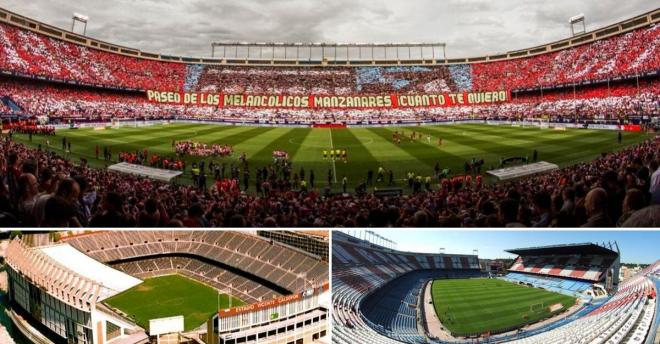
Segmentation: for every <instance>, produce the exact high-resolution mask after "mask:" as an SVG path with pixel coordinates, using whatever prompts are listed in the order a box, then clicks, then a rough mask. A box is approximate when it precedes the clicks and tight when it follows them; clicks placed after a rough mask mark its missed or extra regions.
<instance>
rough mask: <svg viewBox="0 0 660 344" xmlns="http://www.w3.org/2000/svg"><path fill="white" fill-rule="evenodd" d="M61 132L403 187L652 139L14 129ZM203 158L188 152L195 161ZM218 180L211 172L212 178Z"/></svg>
mask: <svg viewBox="0 0 660 344" xmlns="http://www.w3.org/2000/svg"><path fill="white" fill-rule="evenodd" d="M401 130H403V131H404V133H405V135H406V136H407V137H409V135H410V133H411V132H412V131H416V132H418V133H420V134H421V138H420V139H417V140H414V141H412V140H410V139H409V138H407V139H404V140H403V141H402V142H401V143H400V144H396V143H394V142H393V141H392V134H393V132H394V131H399V132H400V131H401ZM62 136H64V137H66V138H67V139H68V140H70V142H71V144H72V145H71V151H72V152H71V154H70V157H71V158H73V159H78V158H81V157H84V158H86V159H87V160H88V161H89V163H90V164H91V165H93V166H97V167H103V166H105V165H106V163H105V162H104V161H102V160H97V159H95V146H96V145H99V147H100V151H101V159H102V151H103V147H104V146H110V147H111V148H112V152H113V154H114V158H115V159H116V157H117V153H118V152H120V151H131V152H135V151H136V150H140V151H142V150H144V149H147V150H148V151H149V152H150V154H151V153H156V154H159V155H161V156H163V155H174V153H173V148H172V141H173V140H188V139H189V140H194V141H197V142H204V143H217V144H228V145H232V146H233V147H234V154H233V156H231V157H228V158H215V159H214V158H204V159H203V160H205V162H206V164H207V165H208V163H209V162H210V161H214V162H215V163H222V162H225V163H226V166H227V168H226V171H227V173H229V172H228V171H229V166H230V165H231V162H235V161H237V159H238V156H239V155H240V154H241V153H243V152H245V153H246V154H247V158H248V162H249V163H250V169H251V170H250V173H251V175H250V182H249V187H250V189H252V190H254V187H255V186H254V184H255V177H254V176H255V172H254V171H255V168H260V167H262V166H265V165H267V164H270V163H272V161H273V157H272V155H273V151H275V150H284V151H286V152H287V153H288V154H289V157H290V159H291V160H292V162H293V167H294V168H293V172H294V173H295V172H298V171H299V170H300V168H301V167H303V168H304V169H305V172H306V178H307V179H308V178H309V172H310V170H313V171H314V174H315V186H316V188H322V187H325V186H326V185H327V181H328V174H329V173H328V172H329V171H332V174H333V178H332V182H333V186H334V189H335V190H337V189H339V188H340V187H341V180H342V179H343V177H344V176H346V177H347V178H348V185H349V187H351V188H352V187H353V186H355V185H358V184H359V183H361V182H363V181H364V180H365V179H366V176H367V171H368V170H373V171H374V173H375V172H376V171H377V170H378V167H379V166H382V167H383V168H384V169H386V170H392V171H393V172H394V179H395V181H396V183H397V185H398V186H403V185H404V184H405V183H404V182H403V181H404V180H405V178H406V174H407V173H408V172H414V173H416V174H418V175H421V176H422V177H426V176H433V175H434V167H435V165H436V163H439V164H440V167H441V169H444V168H450V169H451V173H452V174H462V173H463V165H464V163H465V162H466V161H469V160H472V158H476V159H484V161H485V164H484V169H483V170H482V172H485V170H486V169H487V168H489V167H491V166H497V165H498V164H499V160H500V159H501V158H503V157H504V158H506V157H513V156H522V157H525V156H528V157H529V158H530V159H531V157H532V152H533V150H534V149H536V150H537V151H538V152H539V160H542V161H548V162H552V163H556V164H558V165H560V166H566V165H570V164H575V163H578V162H581V161H586V160H592V159H595V158H596V157H598V156H599V155H600V154H601V153H603V152H610V151H613V150H618V149H621V148H623V147H624V146H627V145H631V144H634V143H637V142H640V141H642V140H644V139H645V138H648V136H647V135H645V134H640V133H628V132H627V133H623V142H622V144H618V143H617V133H616V132H613V131H606V130H583V129H573V130H566V131H557V130H550V129H538V128H521V127H511V126H489V125H484V124H461V125H439V126H416V127H404V128H402V127H386V128H350V129H311V128H290V127H288V128H287V127H279V128H274V127H252V126H226V125H212V124H184V123H177V124H169V125H157V126H151V127H139V128H135V127H130V126H129V127H123V128H118V129H106V130H92V129H64V130H58V131H57V136H55V137H41V136H34V137H33V140H32V142H31V143H29V142H28V139H27V136H25V135H15V138H16V139H17V140H18V141H21V142H24V143H28V144H31V145H32V146H37V145H39V144H41V146H42V147H46V140H49V141H50V149H52V150H55V151H57V152H58V153H60V154H64V153H63V152H62V150H61V139H62ZM428 136H430V142H429V140H428ZM438 138H442V141H443V143H442V145H441V146H439V145H438ZM333 148H334V149H341V150H346V151H347V153H348V162H342V161H332V160H329V159H323V153H322V152H323V150H330V149H333ZM201 159H202V158H193V157H187V158H186V160H187V162H188V166H190V165H191V163H192V162H193V161H198V160H201ZM186 176H187V177H185V178H184V179H187V180H189V167H188V172H186ZM241 177H242V174H241ZM211 179H212V178H208V180H209V181H210V180H211ZM374 179H375V177H374ZM385 179H386V180H385V182H383V183H381V184H380V185H376V186H382V187H384V186H386V184H387V174H386V175H385ZM335 180H336V181H338V182H339V183H336V182H335ZM241 186H242V182H241ZM351 191H352V189H351Z"/></svg>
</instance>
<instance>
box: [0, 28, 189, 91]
mask: <svg viewBox="0 0 660 344" xmlns="http://www.w3.org/2000/svg"><path fill="white" fill-rule="evenodd" d="M0 69H3V70H6V71H10V72H14V73H20V74H26V75H31V76H40V77H44V78H49V79H55V80H61V81H69V82H79V83H86V84H93V85H104V86H110V87H124V88H135V89H158V90H180V89H181V88H182V87H183V83H184V80H185V72H186V67H185V65H183V64H177V63H169V62H160V61H153V60H147V59H141V58H136V57H128V56H124V55H119V54H115V53H110V52H105V51H101V50H96V49H92V48H87V47H85V46H82V45H77V44H73V43H68V42H64V41H61V40H57V39H54V38H50V37H47V36H44V35H41V34H37V33H34V32H32V31H28V30H24V29H20V28H17V27H15V26H12V25H7V24H4V23H0Z"/></svg>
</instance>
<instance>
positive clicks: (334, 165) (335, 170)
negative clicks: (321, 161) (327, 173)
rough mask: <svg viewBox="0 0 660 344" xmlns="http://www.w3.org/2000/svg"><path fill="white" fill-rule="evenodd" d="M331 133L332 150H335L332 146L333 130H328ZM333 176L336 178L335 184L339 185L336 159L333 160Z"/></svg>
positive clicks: (331, 145)
mask: <svg viewBox="0 0 660 344" xmlns="http://www.w3.org/2000/svg"><path fill="white" fill-rule="evenodd" d="M328 131H329V132H330V150H334V149H335V146H334V145H333V144H332V129H328ZM332 175H333V177H334V178H335V184H337V164H335V159H334V158H332Z"/></svg>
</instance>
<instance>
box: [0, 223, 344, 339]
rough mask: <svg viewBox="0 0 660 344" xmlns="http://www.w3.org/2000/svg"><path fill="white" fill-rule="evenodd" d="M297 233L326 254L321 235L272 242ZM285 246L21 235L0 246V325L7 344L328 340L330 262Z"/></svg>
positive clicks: (181, 235) (239, 239) (125, 234)
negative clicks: (2, 286) (0, 317)
mask: <svg viewBox="0 0 660 344" xmlns="http://www.w3.org/2000/svg"><path fill="white" fill-rule="evenodd" d="M302 235H309V236H310V237H313V238H314V240H317V241H323V242H325V244H326V249H325V254H326V255H327V254H328V250H329V246H328V245H329V244H328V234H327V232H326V233H324V234H323V235H321V234H319V233H313V234H305V233H304V232H296V233H295V236H291V235H289V236H287V235H286V233H279V236H280V237H281V238H287V237H288V238H289V239H292V238H293V239H295V240H298V241H300V236H302ZM283 241H284V240H278V239H271V238H268V237H264V236H261V235H259V234H258V233H257V232H256V231H194V230H183V231H173V230H167V231H165V230H161V231H137V230H134V231H92V232H82V233H72V232H71V231H69V232H50V233H45V234H23V235H18V236H16V237H14V238H13V239H11V240H10V241H8V242H7V244H6V245H3V246H4V247H3V249H4V261H5V266H4V269H3V271H6V275H7V283H6V289H7V290H6V305H4V306H3V308H6V310H5V313H6V315H7V317H8V318H9V319H10V320H11V322H10V324H8V326H7V327H9V328H12V329H13V332H14V333H15V335H14V336H13V337H14V338H16V340H18V339H19V338H22V339H23V340H24V341H16V343H37V344H60V343H62V344H64V343H67V344H70V343H76V344H105V343H109V344H142V343H164V344H170V343H171V344H177V343H194V344H204V343H205V344H237V343H287V344H288V343H295V344H306V343H327V342H329V339H328V338H329V335H328V332H329V328H328V327H329V321H328V310H329V308H330V301H331V299H330V293H329V271H328V262H327V260H326V259H324V258H322V257H321V256H318V255H316V254H313V253H311V252H309V251H307V250H305V249H304V248H299V247H296V246H293V245H290V244H286V243H284V242H283ZM0 295H2V293H0ZM2 325H5V324H2ZM0 329H2V330H4V329H5V327H3V326H0ZM0 333H2V331H0ZM8 340H12V341H8V342H3V343H14V342H13V339H11V337H9V339H8Z"/></svg>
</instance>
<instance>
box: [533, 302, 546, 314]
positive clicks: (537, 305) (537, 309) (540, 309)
mask: <svg viewBox="0 0 660 344" xmlns="http://www.w3.org/2000/svg"><path fill="white" fill-rule="evenodd" d="M543 306H544V304H543V302H540V303H534V304H531V305H529V313H530V314H535V313H541V312H543V309H544V307H543Z"/></svg>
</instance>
